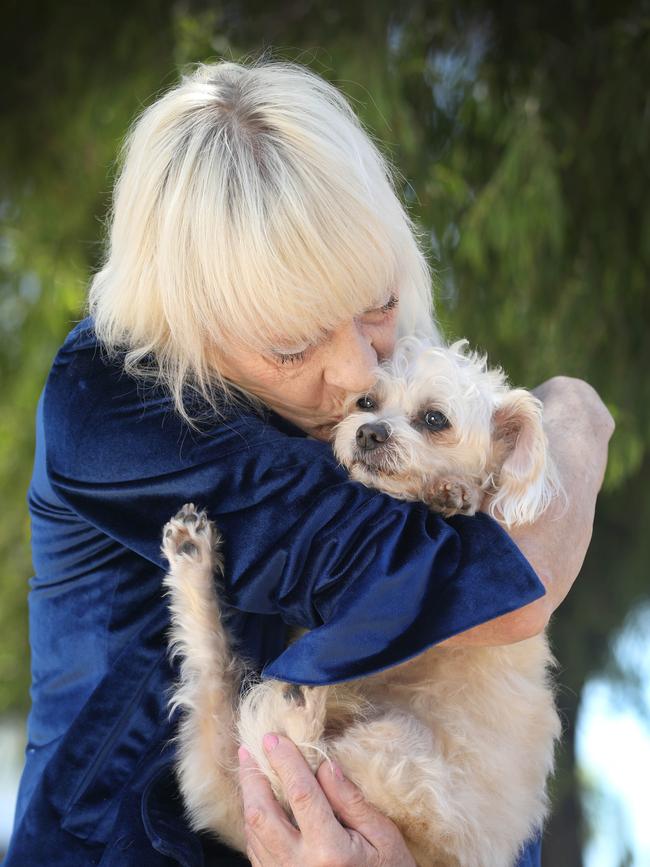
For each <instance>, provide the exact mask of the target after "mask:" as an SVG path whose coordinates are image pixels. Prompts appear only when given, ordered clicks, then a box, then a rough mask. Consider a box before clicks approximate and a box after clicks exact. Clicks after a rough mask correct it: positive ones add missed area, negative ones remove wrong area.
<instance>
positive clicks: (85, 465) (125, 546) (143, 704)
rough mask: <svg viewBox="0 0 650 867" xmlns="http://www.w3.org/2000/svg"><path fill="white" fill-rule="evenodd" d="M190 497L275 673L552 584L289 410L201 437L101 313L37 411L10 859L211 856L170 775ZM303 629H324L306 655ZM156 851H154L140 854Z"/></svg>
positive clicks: (257, 653)
mask: <svg viewBox="0 0 650 867" xmlns="http://www.w3.org/2000/svg"><path fill="white" fill-rule="evenodd" d="M187 501H192V502H194V503H195V504H197V505H198V506H199V507H203V508H206V509H207V512H208V515H209V517H210V518H212V519H213V520H214V521H215V522H216V524H217V526H218V527H219V529H220V530H221V531H222V533H223V537H224V554H225V562H226V570H225V576H224V580H223V584H224V594H225V599H226V601H227V604H228V605H229V606H230V608H231V613H232V617H231V619H230V623H231V626H232V628H233V630H234V631H235V634H236V637H237V639H238V643H239V647H240V648H241V651H242V652H243V653H244V654H245V655H246V656H247V658H248V659H249V660H250V661H251V662H252V664H253V665H254V666H255V667H257V669H258V670H262V669H263V670H264V674H265V675H267V676H273V677H279V678H282V679H285V680H290V681H294V682H299V683H309V684H323V683H334V682H338V681H342V680H347V679H350V678H353V677H359V676H361V675H364V674H369V673H372V672H375V671H378V670H380V669H383V668H386V667H388V666H391V665H395V664H397V663H399V662H401V661H404V660H406V659H408V658H410V657H412V656H414V655H416V654H417V653H420V652H421V651H422V650H424V649H425V648H427V647H429V646H431V645H432V644H435V643H437V642H439V641H441V640H443V639H445V638H447V637H449V636H451V635H454V634H457V633H459V632H461V631H463V630H465V629H468V628H470V627H472V626H474V625H477V624H479V623H482V622H485V621H487V620H490V619H492V618H494V617H497V616H499V615H501V614H504V613H506V612H509V611H512V610H514V609H517V608H520V607H522V606H523V605H526V604H528V603H529V602H532V601H533V600H535V599H537V598H539V597H540V596H541V595H543V593H544V588H543V585H542V584H541V582H540V581H539V579H538V578H537V576H536V575H535V573H534V572H533V570H532V569H531V567H530V565H529V564H528V563H527V561H526V560H525V558H524V557H523V555H522V554H521V553H520V551H519V550H518V549H517V547H516V546H515V545H514V543H513V542H512V541H511V540H510V539H509V537H508V536H507V534H506V533H504V531H503V530H501V528H500V527H499V526H498V525H497V524H496V522H494V521H493V520H492V519H490V518H489V517H487V516H485V515H477V516H475V517H472V518H464V517H458V518H453V519H450V520H444V519H442V518H441V517H440V516H438V515H435V514H433V513H431V512H429V511H428V510H427V508H426V507H425V506H424V505H422V504H420V503H406V502H402V501H398V500H395V499H393V498H392V497H389V496H387V495H385V494H380V493H378V492H376V491H373V490H370V489H368V488H365V487H364V486H362V485H360V484H358V483H356V482H351V481H350V480H349V479H348V478H347V476H346V474H345V472H344V471H343V470H342V468H341V467H339V466H338V465H337V463H336V461H335V459H334V457H333V455H332V453H331V450H330V449H329V447H328V446H327V445H326V444H324V443H320V442H316V441H313V440H311V439H309V438H307V437H306V436H305V435H304V433H303V432H302V431H300V430H299V429H297V428H295V427H294V426H293V425H291V424H290V423H288V422H286V421H284V420H283V419H281V418H280V417H279V416H277V415H275V414H274V413H272V412H265V413H263V414H260V413H259V412H257V411H255V410H254V409H253V408H246V407H240V408H239V409H237V410H230V411H228V414H227V416H226V417H224V418H215V417H214V416H210V414H209V413H208V412H206V413H205V414H204V418H203V423H202V427H201V431H200V432H197V431H193V430H190V429H189V428H188V427H187V426H186V425H184V424H183V423H182V422H181V420H180V419H179V418H178V416H177V415H175V413H174V411H173V407H172V405H171V401H170V399H169V398H168V396H167V395H166V394H165V393H164V392H162V391H161V390H160V389H156V388H152V387H148V386H147V387H143V386H142V384H139V383H136V382H135V381H134V380H133V379H132V378H130V377H129V376H126V375H125V374H124V373H123V372H122V368H121V364H120V359H119V358H117V359H114V360H109V359H107V358H106V357H105V356H104V354H103V352H102V349H101V347H100V346H99V345H98V343H97V339H96V337H95V334H94V330H93V327H92V320H90V319H86V320H84V321H83V322H81V323H79V324H78V325H77V326H76V327H75V328H74V329H73V331H72V332H71V333H70V335H69V336H68V339H67V340H66V342H65V344H64V346H63V347H62V348H61V350H60V351H59V353H58V354H57V357H56V359H55V360H54V363H53V365H52V370H51V372H50V375H49V377H48V380H47V383H46V385H45V388H44V391H43V394H42V396H41V400H40V401H39V407H38V412H37V444H36V453H35V462H34V473H33V478H32V484H31V487H30V492H29V506H30V513H31V520H32V550H33V562H34V569H35V575H34V577H33V578H32V580H31V590H30V599H29V604H30V633H31V639H30V640H31V644H32V681H33V683H32V710H31V712H30V717H29V723H28V748H27V754H26V765H25V770H24V773H23V778H22V780H21V789H20V794H19V802H18V809H17V813H16V822H15V830H14V836H13V840H12V846H11V849H10V852H9V855H8V857H7V861H6V862H5V863H6V864H7V867H17V865H21V867H30V865H36V864H39V865H40V864H43V863H47V864H51V865H54V867H56V865H58V864H61V865H63V864H65V865H66V867H75V865H77V864H79V865H81V864H100V863H101V864H114V863H115V864H117V863H120V864H124V865H128V864H136V863H138V864H141V863H146V864H151V865H152V867H154V865H158V864H160V865H163V864H171V863H180V864H188V865H191V867H194V865H196V867H198V865H200V864H202V863H203V859H204V853H205V851H206V845H208V844H207V843H206V841H205V838H201V837H199V836H198V835H193V834H192V833H191V832H190V830H189V828H188V827H187V825H186V824H184V820H183V818H182V816H183V814H182V805H181V803H180V798H179V795H178V791H177V790H175V789H174V785H175V784H174V782H173V778H172V777H171V776H170V774H171V770H170V768H171V762H172V755H173V744H171V743H170V738H171V736H172V734H173V725H172V722H171V721H169V720H168V719H167V714H166V696H167V690H168V688H169V685H170V683H171V679H172V676H173V673H172V672H171V669H170V667H169V664H168V661H167V657H166V652H165V631H166V629H167V627H168V615H167V609H166V601H165V598H164V596H163V593H162V590H161V581H162V577H163V575H164V570H165V565H166V564H165V562H164V559H163V557H162V554H161V552H160V540H161V531H162V527H163V525H164V523H165V522H166V521H167V520H168V519H169V518H170V516H171V515H172V514H174V513H175V512H176V511H177V510H178V509H179V508H180V507H181V506H182V505H183V503H185V502H187ZM289 624H292V625H299V626H303V627H306V628H308V629H310V630H311V632H310V633H308V634H307V635H305V636H304V637H302V638H301V639H300V640H298V641H297V642H295V643H294V644H292V645H291V646H290V647H289V648H286V643H287V641H286V639H287V625H289ZM161 756H164V757H165V758H164V759H161ZM160 762H162V765H161V767H159V773H160V775H161V776H160V777H159V778H158V779H159V784H157V786H158V788H156V786H154V784H153V783H152V787H153V788H149V789H146V786H147V784H148V782H147V781H149V782H150V781H151V779H153V778H151V772H152V767H153V765H154V764H156V763H160ZM161 780H162V781H163V782H160V781H161ZM158 790H159V791H160V792H161V793H162V794H160V795H159V796H158V797H157V799H156V798H154V796H153V794H152V792H155V791H158ZM145 792H148V794H146V796H145ZM127 803H130V804H134V803H139V804H140V805H141V808H142V809H141V810H140V811H137V815H136V813H135V812H134V811H133V810H132V809H131V810H127V809H126V807H125V804H127ZM154 803H155V804H156V806H155V807H154V806H153V805H154ZM156 816H157V817H158V818H157V819H156V818H155V817H156ZM118 817H120V820H119V822H118ZM118 825H119V828H118ZM118 830H119V834H118ZM116 835H117V836H116ZM120 835H121V837H120ZM118 837H120V839H121V842H120V843H119V846H123V847H126V848H123V849H116V848H115V847H116V846H118V843H117V842H116V841H117V839H118ZM122 837H123V838H124V839H122ZM174 840H176V843H174V842H173V841H174ZM179 840H181V843H179V842H178V841H179ZM143 847H144V848H143ZM147 847H150V860H147V859H146V858H144V857H143V856H142V855H141V854H139V855H138V854H137V853H141V851H145V850H146V849H147ZM59 849H61V850H62V851H61V852H60V853H59ZM112 850H114V851H113V855H111V854H110V852H111V851H112ZM46 851H48V852H49V854H48V857H47V859H46V860H43V857H44V853H45V852H46ZM118 851H119V852H120V853H121V854H120V857H121V858H122V860H121V861H118V860H115V859H116V858H117V855H116V854H115V853H116V852H118ZM147 851H148V850H147ZM532 852H533V849H530V850H529V852H528V854H527V855H525V857H529V856H530V857H533V856H532V855H531V853H532ZM129 853H131V854H129ZM111 857H113V860H110V858H111ZM219 857H220V858H227V857H234V856H232V855H227V853H225V850H222V851H221V854H220V855H219ZM522 857H524V856H522ZM156 858H157V859H158V860H155V859H156ZM39 859H40V860H39ZM107 859H108V860H107ZM165 859H166V860H165ZM215 863H217V862H216V861H215ZM218 863H224V864H226V863H230V862H227V861H225V860H223V861H222V860H219V861H218ZM233 863H235V862H233ZM239 863H241V862H239ZM534 863H536V862H535V861H531V860H528V861H522V862H521V864H522V867H523V865H524V864H525V865H526V867H528V865H532V864H534Z"/></svg>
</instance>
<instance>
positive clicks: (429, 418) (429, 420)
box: [424, 409, 451, 430]
mask: <svg viewBox="0 0 650 867" xmlns="http://www.w3.org/2000/svg"><path fill="white" fill-rule="evenodd" d="M424 423H425V424H426V426H427V427H428V428H430V429H431V430H444V429H445V428H447V427H450V426H451V425H450V422H449V419H448V418H447V416H446V415H445V414H444V412H440V410H439V409H430V410H427V412H425V414H424Z"/></svg>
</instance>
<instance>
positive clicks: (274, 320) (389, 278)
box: [219, 214, 399, 351]
mask: <svg viewBox="0 0 650 867" xmlns="http://www.w3.org/2000/svg"><path fill="white" fill-rule="evenodd" d="M365 220H366V223H365V225H364V223H362V222H356V223H352V222H350V223H348V224H347V225H352V226H353V227H354V228H353V229H352V230H350V231H347V232H345V233H343V232H337V234H336V237H334V238H332V237H326V236H323V235H322V234H319V233H317V232H314V233H312V234H311V235H308V234H306V233H305V231H304V227H303V232H302V233H298V232H293V234H289V237H291V239H292V242H291V244H290V245H287V244H283V243H273V239H271V243H267V244H266V245H259V244H250V241H251V236H250V235H249V237H248V242H249V243H248V244H247V249H246V250H242V251H241V252H240V253H238V254H237V255H236V256H234V257H233V258H234V261H237V262H238V263H242V262H245V263H246V267H245V268H243V269H240V271H239V273H238V275H236V281H233V283H232V284H231V285H233V286H236V287H237V289H236V292H232V291H231V292H229V293H219V294H220V295H221V298H222V299H223V300H225V299H227V298H231V299H232V300H233V303H231V304H228V305H227V309H226V310H223V309H222V310H221V316H220V322H221V325H222V326H223V329H224V331H225V332H227V334H228V335H229V338H231V339H235V340H236V341H237V342H238V343H241V344H245V345H248V346H250V347H254V348H256V349H259V350H268V349H279V350H283V349H285V350H287V351H290V350H291V349H294V350H297V349H300V348H302V347H304V346H306V345H310V344H314V343H318V342H319V341H320V340H322V339H323V338H324V336H325V335H326V334H327V333H328V332H330V331H332V330H333V329H335V328H336V327H338V326H339V325H340V324H341V323H343V322H346V321H349V320H350V319H352V318H353V317H354V316H358V315H360V314H362V313H363V312H364V311H366V310H371V309H375V308H377V307H381V306H382V305H383V304H385V303H386V302H387V301H388V300H389V298H390V296H391V294H392V293H393V292H395V289H396V288H397V285H398V283H397V280H398V264H399V263H398V257H397V252H396V249H395V248H396V246H397V245H396V244H394V243H392V238H391V237H390V234H389V231H388V227H386V226H381V225H377V224H373V225H370V226H368V224H367V214H366V215H365ZM267 240H269V239H268V238H267ZM222 261H223V260H222ZM222 273H223V269H222ZM233 276H235V275H233ZM224 337H225V335H224Z"/></svg>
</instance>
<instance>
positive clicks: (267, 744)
mask: <svg viewBox="0 0 650 867" xmlns="http://www.w3.org/2000/svg"><path fill="white" fill-rule="evenodd" d="M262 743H263V744H264V749H265V750H266V752H267V753H270V752H271V750H274V749H275V748H276V747H277V745H278V744H279V743H280V741H279V739H278V736H277V735H274V734H268V735H264V737H263V738H262Z"/></svg>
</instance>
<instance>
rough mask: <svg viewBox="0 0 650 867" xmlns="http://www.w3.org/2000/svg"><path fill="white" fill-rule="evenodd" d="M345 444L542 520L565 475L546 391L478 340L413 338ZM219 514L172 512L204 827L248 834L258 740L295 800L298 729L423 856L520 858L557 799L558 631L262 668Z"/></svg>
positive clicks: (346, 429)
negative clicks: (285, 741) (346, 666)
mask: <svg viewBox="0 0 650 867" xmlns="http://www.w3.org/2000/svg"><path fill="white" fill-rule="evenodd" d="M350 409H351V410H352V411H351V412H350V413H349V414H348V415H347V416H346V417H345V418H344V420H343V421H342V422H341V423H340V424H339V425H338V427H337V430H336V435H335V442H334V450H335V453H336V455H337V457H338V458H339V460H340V461H341V463H342V464H343V465H344V466H345V467H346V468H347V469H348V471H349V472H350V475H351V476H352V478H354V479H356V480H358V481H360V482H362V483H363V484H365V485H369V486H371V487H374V488H378V489H380V490H382V491H385V492H387V493H390V494H392V495H393V496H396V497H401V498H404V499H410V500H422V501H424V502H426V503H428V504H429V505H430V507H431V508H432V509H434V510H436V511H440V512H442V513H443V514H445V515H452V514H456V513H463V514H468V515H469V514H473V513H474V511H475V510H476V509H477V508H478V505H479V503H480V500H481V498H482V496H483V494H484V493H485V492H490V493H491V494H492V499H491V506H490V509H491V511H492V513H493V514H494V515H496V516H498V517H500V518H501V519H502V520H503V521H504V522H505V523H506V524H508V525H511V524H515V523H524V522H529V521H532V520H534V519H535V518H536V517H537V516H538V515H539V514H541V512H542V511H543V510H544V509H545V508H546V507H547V505H548V504H549V502H550V500H551V498H552V497H553V496H555V495H556V494H557V493H558V491H559V486H558V485H557V482H556V481H555V479H554V473H553V470H552V466H551V462H550V460H549V457H548V455H547V448H546V438H545V435H544V431H543V428H542V413H541V409H542V408H541V404H540V402H539V401H538V400H537V399H536V398H534V397H533V396H532V395H531V394H530V393H529V392H527V391H525V390H523V389H510V388H508V385H507V383H506V379H505V376H504V374H503V372H502V371H500V370H498V369H496V370H495V369H488V367H487V365H486V361H485V358H482V357H479V356H478V355H477V354H475V353H471V352H468V351H467V348H466V341H459V342H457V343H455V344H453V345H451V346H448V347H437V346H431V345H425V344H423V343H422V342H420V341H418V340H416V339H413V338H404V339H403V340H401V341H400V342H399V343H398V346H397V348H396V352H395V354H394V357H393V359H392V361H391V362H390V363H388V364H386V365H384V366H383V367H382V369H381V371H380V374H379V377H378V380H377V385H376V386H375V388H374V389H373V390H372V392H371V393H369V394H368V395H364V396H361V397H360V398H356V399H355V403H353V404H352V405H351V407H350ZM218 539H219V534H218V531H217V530H216V529H215V528H214V526H213V525H212V524H211V523H210V522H209V521H208V520H207V518H206V516H205V514H204V513H203V512H197V510H196V509H195V508H194V506H193V505H192V504H189V505H187V506H185V507H183V509H182V510H181V511H180V512H179V513H178V514H177V515H176V516H175V517H174V518H173V519H172V520H171V521H170V522H169V524H167V525H166V527H165V530H164V533H163V552H164V553H165V555H166V557H167V558H168V559H169V563H170V570H169V574H168V575H167V577H166V579H165V584H166V587H167V588H168V590H169V593H170V596H171V615H172V630H171V648H172V652H173V653H176V654H179V655H180V658H181V669H180V670H181V676H180V682H179V684H178V685H177V687H176V689H175V692H174V695H173V702H172V703H173V706H174V707H180V708H181V709H182V711H183V716H182V721H181V725H180V730H179V734H178V741H179V759H178V773H179V780H180V786H181V790H182V793H183V796H184V800H185V804H186V807H187V810H188V814H189V816H190V820H191V823H192V826H193V827H194V828H195V829H197V830H198V829H205V830H211V831H214V832H216V833H217V834H218V835H219V836H220V837H221V838H222V839H223V840H224V841H225V842H226V843H228V844H229V845H231V846H233V847H234V848H236V849H239V850H240V851H242V852H245V851H246V843H245V837H244V822H243V813H242V808H241V802H240V796H239V792H238V788H237V773H236V767H237V758H236V750H237V746H238V744H239V743H244V744H246V746H247V748H248V749H249V751H250V752H251V753H252V754H253V756H254V758H255V760H256V761H257V763H258V764H259V766H260V768H261V769H262V771H263V772H264V773H265V774H266V775H267V776H268V777H269V779H270V781H271V784H272V786H273V788H274V791H275V793H276V795H277V797H278V798H279V799H280V801H281V802H282V803H283V804H284V806H285V807H286V808H287V809H288V804H287V802H286V800H285V798H284V794H283V792H282V789H281V787H280V786H279V782H278V780H277V779H276V778H275V776H274V773H273V771H272V769H271V767H270V765H269V763H268V761H267V759H266V756H265V754H264V751H263V749H262V747H261V743H262V737H263V735H264V733H265V732H268V731H277V732H281V733H284V734H286V735H287V736H288V737H290V738H291V739H292V740H293V741H294V742H295V743H296V744H298V745H299V747H300V748H301V750H302V751H303V754H304V755H305V757H306V759H307V761H308V762H309V763H310V765H311V767H312V768H313V769H314V770H315V769H316V768H317V767H318V765H319V764H320V762H321V761H322V760H323V758H331V759H333V760H335V761H336V762H337V763H338V764H339V765H340V766H341V768H342V769H343V771H344V773H345V774H346V775H347V776H348V777H349V778H350V779H351V780H353V781H354V782H355V783H356V784H357V785H358V786H359V787H360V789H361V790H362V792H363V794H364V795H365V797H366V798H367V799H368V800H369V801H370V802H372V803H373V804H375V805H376V806H377V807H378V808H379V809H380V810H381V811H382V812H383V813H384V814H385V815H387V816H389V817H390V818H391V819H392V820H393V821H394V822H395V823H396V824H397V825H398V827H399V828H400V830H401V832H402V834H403V835H404V838H405V840H406V842H407V843H408V845H409V847H410V849H411V851H412V853H413V856H414V858H415V859H416V861H417V863H418V864H419V865H422V867H424V865H426V867H430V865H439V867H509V865H512V864H514V863H515V861H516V859H517V856H518V853H519V851H520V849H521V846H522V844H524V843H525V841H526V840H527V839H528V838H529V837H530V836H531V835H533V834H534V833H535V832H536V831H538V830H539V829H540V828H541V826H542V823H543V821H544V818H545V816H546V813H547V808H548V804H547V796H546V780H547V778H548V775H549V774H550V773H551V771H552V768H553V753H554V745H555V741H556V739H557V738H558V737H559V734H560V722H559V718H558V715H557V712H556V709H555V704H554V699H553V690H552V685H551V680H550V670H551V668H552V666H553V664H554V660H553V657H552V655H551V653H550V650H549V647H548V643H547V639H546V636H545V635H539V636H536V637H534V638H530V639H528V640H525V641H521V642H519V643H516V644H511V645H507V646H501V647H478V646H477V647H471V646H465V647H461V646H456V647H445V646H442V647H433V648H431V649H430V650H428V651H426V652H425V653H423V654H421V655H420V656H418V657H417V658H415V659H412V660H410V661H409V662H407V663H403V664H401V665H398V666H395V667H394V668H391V669H389V670H387V671H383V672H381V673H379V674H375V675H371V676H369V677H365V678H362V679H359V680H355V681H351V682H348V683H345V684H342V685H338V686H323V687H299V686H295V685H290V684H286V683H282V682H279V681H273V680H271V681H264V682H261V683H259V682H258V683H252V684H251V683H248V685H246V680H247V678H246V673H245V670H244V666H243V664H242V662H241V661H240V660H239V658H238V656H237V653H236V651H235V649H234V648H233V647H232V645H231V641H230V638H229V635H228V630H227V628H226V627H225V626H224V622H223V618H222V613H221V610H220V604H219V599H218V592H215V572H216V573H219V572H220V571H221V570H222V568H223V563H222V561H221V558H220V555H219V551H218Z"/></svg>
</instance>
